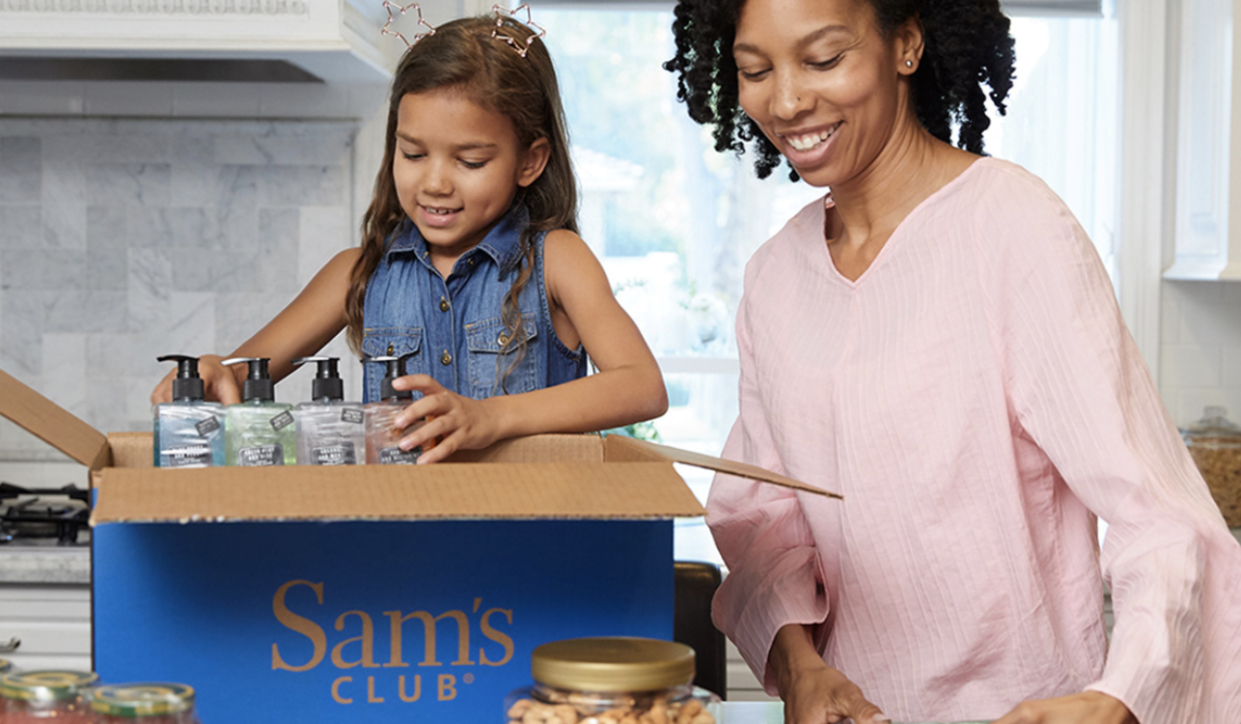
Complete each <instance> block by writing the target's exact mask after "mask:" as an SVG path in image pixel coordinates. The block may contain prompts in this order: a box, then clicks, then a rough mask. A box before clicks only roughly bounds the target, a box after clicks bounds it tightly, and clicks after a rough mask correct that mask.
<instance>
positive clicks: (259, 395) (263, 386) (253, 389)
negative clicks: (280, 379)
mask: <svg viewBox="0 0 1241 724" xmlns="http://www.w3.org/2000/svg"><path fill="white" fill-rule="evenodd" d="M242 362H246V363H248V364H249V365H250V373H249V374H248V375H247V376H246V381H245V383H244V384H243V385H242V386H241V400H242V402H250V401H251V400H263V401H266V402H272V401H274V400H275V399H276V383H275V382H272V380H271V372H270V371H268V369H267V365H268V363H269V362H271V358H270V357H233V358H232V359H226V360H224V361H223V362H221V363H220V364H222V365H224V366H226V367H231V366H232V365H235V364H241V363H242Z"/></svg>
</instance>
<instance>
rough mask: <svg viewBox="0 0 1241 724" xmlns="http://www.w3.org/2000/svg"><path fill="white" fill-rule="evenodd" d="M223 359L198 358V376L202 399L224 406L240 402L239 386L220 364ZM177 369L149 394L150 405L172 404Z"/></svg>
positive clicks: (229, 372) (219, 357)
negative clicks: (173, 383)
mask: <svg viewBox="0 0 1241 724" xmlns="http://www.w3.org/2000/svg"><path fill="white" fill-rule="evenodd" d="M223 359H224V358H223V357H221V356H220V355H218V354H206V355H203V356H202V357H199V358H198V376H199V377H202V378H203V398H204V399H207V400H214V401H216V402H220V403H223V404H225V405H232V404H234V403H237V402H241V386H240V385H238V384H237V377H236V375H235V374H234V373H233V371H232V370H230V369H229V368H227V367H225V366H224V365H222V364H220V361H221V360H223ZM176 376H177V368H176V367H173V368H172V371H170V372H169V373H168V374H166V375H164V379H162V380H160V381H159V384H158V385H156V386H155V390H154V391H153V392H151V404H152V405H158V404H159V403H161V402H172V380H173V378H174V377H176Z"/></svg>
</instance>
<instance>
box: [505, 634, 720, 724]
mask: <svg viewBox="0 0 1241 724" xmlns="http://www.w3.org/2000/svg"><path fill="white" fill-rule="evenodd" d="M530 673H531V676H532V677H533V678H534V685H533V686H529V687H524V688H522V689H518V690H517V691H514V692H513V693H511V694H509V696H508V697H507V698H506V699H505V701H504V711H505V719H504V721H505V722H507V723H508V724H519V723H520V724H532V723H537V724H715V722H716V721H718V720H719V709H720V698H719V697H718V696H716V695H715V694H712V693H711V692H709V691H707V690H705V689H701V688H696V687H694V686H693V681H694V650H693V649H691V648H690V647H688V646H686V645H684V644H679V643H675V642H672V641H659V640H656V639H643V638H623V637H604V638H583V639H568V640H565V641H553V642H551V643H546V644H543V645H542V646H539V647H538V648H536V649H535V650H534V653H533V654H532V655H531V657H530Z"/></svg>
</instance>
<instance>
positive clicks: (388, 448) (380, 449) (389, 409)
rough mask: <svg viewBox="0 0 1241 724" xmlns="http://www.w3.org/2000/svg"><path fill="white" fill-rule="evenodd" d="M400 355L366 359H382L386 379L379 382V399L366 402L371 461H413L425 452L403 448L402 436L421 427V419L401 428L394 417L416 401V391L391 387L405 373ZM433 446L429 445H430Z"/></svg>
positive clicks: (404, 357) (368, 444)
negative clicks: (394, 424)
mask: <svg viewBox="0 0 1241 724" xmlns="http://www.w3.org/2000/svg"><path fill="white" fill-rule="evenodd" d="M408 357H409V355H404V356H401V357H367V358H366V359H364V360H362V361H363V362H382V363H383V364H384V365H386V369H385V373H384V378H383V382H382V383H380V395H379V396H380V399H379V400H377V401H375V402H368V403H367V404H366V463H367V464H368V465H413V464H414V463H416V462H418V456H420V455H422V447H421V446H419V447H416V448H414V449H412V450H402V449H401V448H400V442H401V438H402V437H404V436H405V435H407V434H409V433H411V432H413V431H414V430H417V429H418V428H419V427H422V426H423V425H424V424H425V423H424V422H423V421H421V420H420V421H418V422H415V423H413V424H412V425H410V426H409V427H407V428H405V429H403V430H398V429H395V428H394V427H393V424H392V421H393V420H395V419H396V416H397V415H398V414H400V412H401V411H402V410H404V409H405V408H406V407H408V406H409V404H410V403H411V402H413V398H414V393H412V392H410V391H409V390H394V389H392V381H393V380H395V379H396V378H398V377H403V376H404V375H405V360H406V359H407V358H408ZM427 447H428V449H430V446H427Z"/></svg>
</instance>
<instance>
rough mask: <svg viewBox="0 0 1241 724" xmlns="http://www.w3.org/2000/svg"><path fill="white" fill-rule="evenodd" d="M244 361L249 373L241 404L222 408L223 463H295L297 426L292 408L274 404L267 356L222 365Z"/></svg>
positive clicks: (243, 465)
mask: <svg viewBox="0 0 1241 724" xmlns="http://www.w3.org/2000/svg"><path fill="white" fill-rule="evenodd" d="M242 362H245V363H247V364H249V366H250V371H249V375H248V376H247V377H246V381H245V383H244V384H243V385H242V395H241V400H242V401H241V402H239V403H237V404H235V405H228V406H227V407H225V408H224V436H225V445H224V462H225V463H226V464H228V465H240V466H242V467H266V466H270V465H296V464H297V432H296V431H297V426H296V424H295V423H294V418H293V406H292V405H288V404H285V403H282V402H276V392H275V383H274V382H272V379H271V375H270V374H269V373H268V363H269V362H270V360H269V359H268V358H267V357H235V358H233V359H226V360H224V361H223V362H222V363H221V364H224V365H228V366H231V365H235V364H241V363H242Z"/></svg>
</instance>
